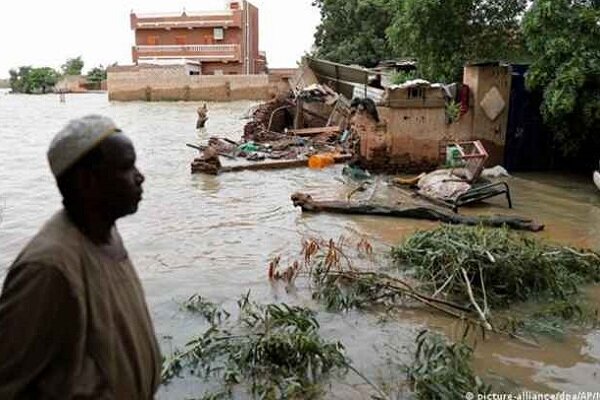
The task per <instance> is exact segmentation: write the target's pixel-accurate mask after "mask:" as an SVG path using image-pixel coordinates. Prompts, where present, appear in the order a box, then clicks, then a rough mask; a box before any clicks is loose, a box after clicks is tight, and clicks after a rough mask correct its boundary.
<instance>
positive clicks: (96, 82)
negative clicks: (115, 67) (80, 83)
mask: <svg viewBox="0 0 600 400" xmlns="http://www.w3.org/2000/svg"><path fill="white" fill-rule="evenodd" d="M106 76H107V75H106V68H105V67H103V66H102V65H99V66H97V67H94V68H92V69H91V70H89V72H88V74H87V79H88V82H89V83H90V84H91V85H92V86H94V87H95V88H96V89H99V88H100V84H101V83H102V81H103V80H105V79H106Z"/></svg>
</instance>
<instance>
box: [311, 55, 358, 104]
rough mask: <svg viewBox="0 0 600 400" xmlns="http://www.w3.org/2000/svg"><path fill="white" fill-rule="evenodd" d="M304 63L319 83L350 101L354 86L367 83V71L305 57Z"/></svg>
mask: <svg viewBox="0 0 600 400" xmlns="http://www.w3.org/2000/svg"><path fill="white" fill-rule="evenodd" d="M304 60H305V63H306V64H307V65H308V66H309V67H310V69H312V71H313V72H314V73H315V75H316V76H317V78H318V79H319V82H320V83H326V84H328V85H329V86H330V87H331V88H332V89H333V90H335V91H336V92H338V93H342V94H343V95H344V96H346V97H347V98H349V99H351V98H352V97H353V94H354V86H355V84H360V85H364V86H365V87H366V85H367V84H368V83H369V71H368V70H367V69H364V68H361V67H351V66H348V65H343V64H338V63H334V62H331V61H326V60H320V59H317V58H311V57H305V59H304Z"/></svg>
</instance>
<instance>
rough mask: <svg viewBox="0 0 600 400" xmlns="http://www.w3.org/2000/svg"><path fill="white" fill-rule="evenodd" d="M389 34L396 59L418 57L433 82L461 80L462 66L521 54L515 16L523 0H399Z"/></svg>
mask: <svg viewBox="0 0 600 400" xmlns="http://www.w3.org/2000/svg"><path fill="white" fill-rule="evenodd" d="M396 3H397V4H398V3H400V4H399V5H398V12H397V13H396V14H395V16H394V18H393V21H392V23H391V25H390V26H389V28H388V29H387V35H388V38H389V43H390V46H391V47H392V48H393V50H394V51H395V52H396V54H398V55H400V56H410V57H416V58H417V59H418V62H419V64H418V65H419V73H420V76H422V77H423V78H424V79H427V80H431V81H441V82H453V81H459V80H460V79H461V77H462V67H463V65H464V63H465V62H467V61H470V60H481V59H493V60H502V59H511V58H514V57H516V56H517V55H518V54H519V53H522V48H521V35H520V30H519V17H520V16H521V15H522V13H523V11H524V10H525V6H526V3H527V2H526V0H505V1H498V0H487V1H478V0H444V1H440V0H403V1H401V2H400V1H398V2H396Z"/></svg>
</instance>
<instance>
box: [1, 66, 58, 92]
mask: <svg viewBox="0 0 600 400" xmlns="http://www.w3.org/2000/svg"><path fill="white" fill-rule="evenodd" d="M9 74H10V80H9V82H10V87H11V89H12V91H13V92H15V93H28V94H30V93H48V92H49V91H50V90H51V89H52V88H53V87H54V85H55V84H56V82H58V78H59V75H58V72H56V71H55V70H53V69H52V68H50V67H42V68H32V67H29V66H24V67H19V70H18V71H17V70H14V69H11V70H10V71H9Z"/></svg>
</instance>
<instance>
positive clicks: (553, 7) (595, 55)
mask: <svg viewBox="0 0 600 400" xmlns="http://www.w3.org/2000/svg"><path fill="white" fill-rule="evenodd" d="M523 26H524V33H525V38H526V43H527V48H528V50H529V51H530V52H531V55H532V60H533V63H532V65H531V68H530V70H529V74H528V76H527V83H528V84H529V85H530V87H531V88H534V89H539V90H542V91H543V93H544V102H543V104H542V115H543V116H544V120H545V121H546V124H547V125H548V126H549V127H550V128H551V129H552V130H553V131H554V139H555V142H556V144H557V145H559V147H560V149H561V150H562V152H563V155H565V156H568V157H573V158H577V159H582V158H583V159H590V158H591V162H593V166H597V164H596V162H597V161H598V157H600V130H599V129H600V2H599V1H589V0H588V1H586V0H537V1H536V2H535V3H534V4H533V6H532V7H531V9H530V11H529V12H528V13H527V15H526V16H525V19H524V21H523Z"/></svg>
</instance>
